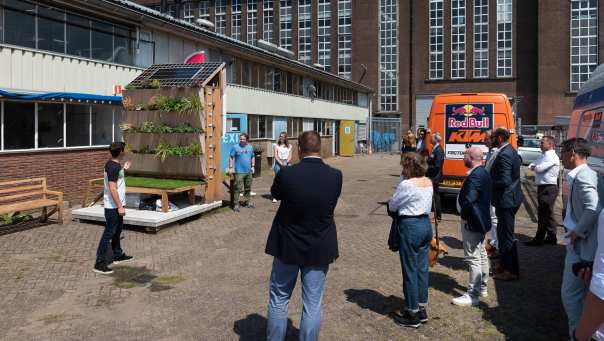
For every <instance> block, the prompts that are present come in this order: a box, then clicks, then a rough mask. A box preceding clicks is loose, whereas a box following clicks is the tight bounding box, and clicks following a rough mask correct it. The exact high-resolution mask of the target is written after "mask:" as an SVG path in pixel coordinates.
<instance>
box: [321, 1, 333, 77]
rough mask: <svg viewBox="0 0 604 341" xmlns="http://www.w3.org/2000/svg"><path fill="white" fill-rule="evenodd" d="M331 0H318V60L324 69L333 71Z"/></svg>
mask: <svg viewBox="0 0 604 341" xmlns="http://www.w3.org/2000/svg"><path fill="white" fill-rule="evenodd" d="M331 27H332V22H331V0H318V11H317V54H318V57H317V62H318V63H319V64H321V65H322V66H323V70H325V71H328V72H329V71H331Z"/></svg>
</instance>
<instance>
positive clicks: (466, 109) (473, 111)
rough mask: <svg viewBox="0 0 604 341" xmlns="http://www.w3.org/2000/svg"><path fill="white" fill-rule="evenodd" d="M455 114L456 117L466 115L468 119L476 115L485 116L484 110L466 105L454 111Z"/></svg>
mask: <svg viewBox="0 0 604 341" xmlns="http://www.w3.org/2000/svg"><path fill="white" fill-rule="evenodd" d="M453 114H455V115H464V116H466V117H471V116H476V115H484V114H485V110H484V108H479V107H475V106H473V105H471V104H467V105H464V106H462V107H459V108H457V109H455V110H453Z"/></svg>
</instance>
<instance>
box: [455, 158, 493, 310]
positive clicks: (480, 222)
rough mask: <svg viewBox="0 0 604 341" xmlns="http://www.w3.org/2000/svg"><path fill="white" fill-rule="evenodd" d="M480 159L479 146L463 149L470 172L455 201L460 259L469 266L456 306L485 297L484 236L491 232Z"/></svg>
mask: <svg viewBox="0 0 604 341" xmlns="http://www.w3.org/2000/svg"><path fill="white" fill-rule="evenodd" d="M482 156H483V153H482V150H481V149H480V148H479V147H470V148H468V150H466V153H465V155H464V160H463V161H464V165H465V166H466V167H467V168H469V169H470V170H469V171H468V176H467V177H466V180H465V181H464V183H463V186H462V187H461V191H460V192H459V197H458V198H457V205H458V210H459V213H460V215H461V219H462V221H461V237H462V241H463V250H464V256H465V259H466V262H467V263H468V265H469V267H470V282H469V284H468V292H467V293H465V294H464V295H462V296H460V297H456V298H454V299H453V301H452V303H453V304H455V305H459V306H470V305H478V303H479V301H480V297H487V296H488V291H487V280H488V278H489V257H488V255H487V251H486V249H485V235H486V233H487V232H489V230H491V204H490V202H491V177H490V176H489V174H488V173H487V171H486V170H485V169H484V167H482Z"/></svg>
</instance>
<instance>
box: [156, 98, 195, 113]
mask: <svg viewBox="0 0 604 341" xmlns="http://www.w3.org/2000/svg"><path fill="white" fill-rule="evenodd" d="M147 109H148V110H161V111H164V112H173V113H177V114H180V115H191V114H193V113H196V112H199V111H200V110H201V109H202V108H201V101H200V100H199V97H197V96H192V97H182V98H170V97H167V96H162V95H156V96H153V97H151V100H150V101H149V104H148V106H147Z"/></svg>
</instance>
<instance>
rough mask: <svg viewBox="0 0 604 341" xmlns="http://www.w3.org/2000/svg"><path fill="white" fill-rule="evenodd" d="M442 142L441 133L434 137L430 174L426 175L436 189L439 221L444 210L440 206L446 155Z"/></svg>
mask: <svg viewBox="0 0 604 341" xmlns="http://www.w3.org/2000/svg"><path fill="white" fill-rule="evenodd" d="M441 140H442V138H441V136H440V134H439V133H434V134H433V135H432V140H431V142H432V145H433V147H432V153H430V156H429V157H428V160H427V161H428V172H427V173H426V175H427V176H428V177H429V178H430V180H432V186H433V188H434V215H435V216H436V219H438V220H439V221H440V220H441V219H442V210H441V206H440V194H439V192H438V191H439V188H438V187H439V184H440V182H441V181H442V180H443V163H444V162H445V153H444V152H443V148H442V147H441V146H440V141H441Z"/></svg>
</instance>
